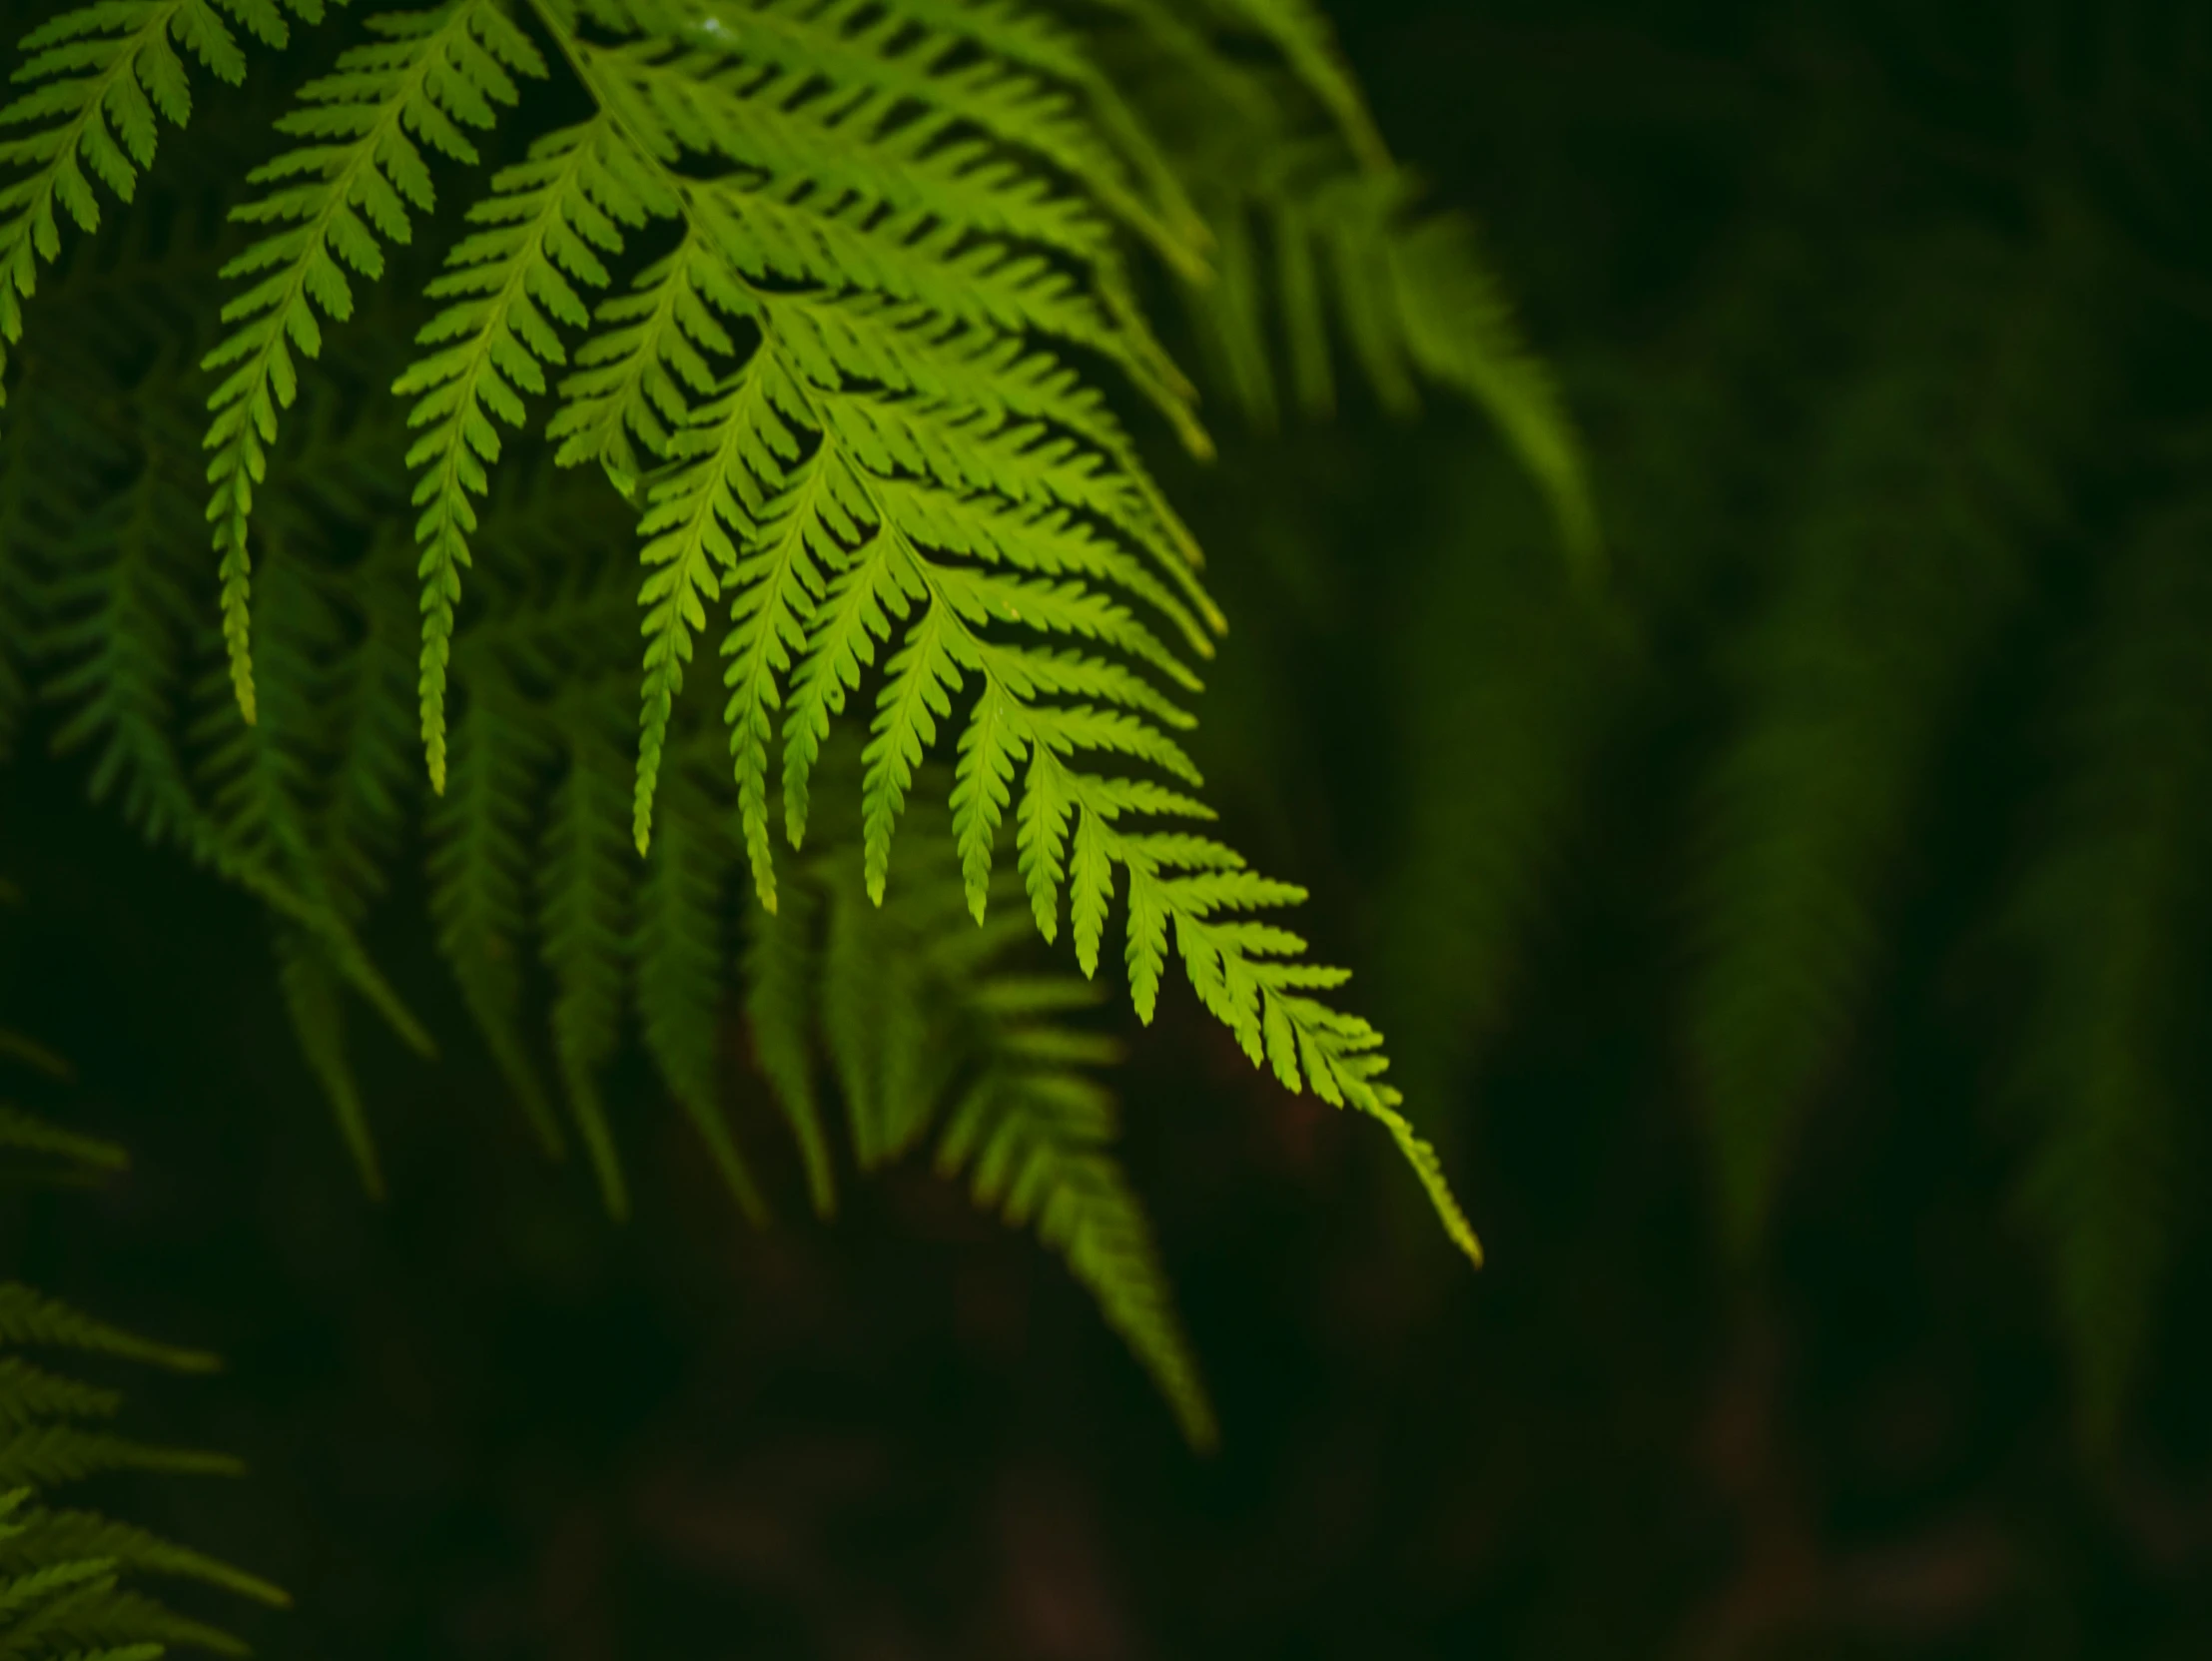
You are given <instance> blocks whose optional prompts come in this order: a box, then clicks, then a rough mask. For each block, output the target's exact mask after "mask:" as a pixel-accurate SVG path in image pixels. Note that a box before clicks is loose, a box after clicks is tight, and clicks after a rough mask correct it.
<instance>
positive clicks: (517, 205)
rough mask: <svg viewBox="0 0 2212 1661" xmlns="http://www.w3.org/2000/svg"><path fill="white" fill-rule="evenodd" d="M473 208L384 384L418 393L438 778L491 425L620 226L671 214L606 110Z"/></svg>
mask: <svg viewBox="0 0 2212 1661" xmlns="http://www.w3.org/2000/svg"><path fill="white" fill-rule="evenodd" d="M491 190H492V194H491V196H490V198H489V199H488V200H486V201H484V202H481V203H479V204H478V205H477V206H476V207H475V208H473V209H471V210H470V212H469V219H470V221H471V222H472V223H473V224H475V225H477V226H479V227H480V228H481V229H479V230H477V231H476V232H475V233H473V234H472V235H470V236H468V237H466V238H464V239H463V240H462V241H461V242H459V243H458V244H456V245H455V246H454V248H453V251H452V253H451V254H450V255H448V256H447V257H446V266H447V270H446V272H445V274H444V275H443V276H441V277H439V278H438V279H437V280H436V281H435V282H433V283H432V284H431V285H430V295H431V297H432V298H433V299H439V300H448V301H451V302H452V304H450V305H448V306H447V307H446V308H445V310H444V311H442V312H440V313H439V314H438V316H437V317H436V318H435V319H434V320H432V321H431V322H430V323H428V324H426V325H425V326H424V327H423V330H422V333H421V335H420V337H419V339H418V344H419V345H421V346H424V347H428V348H430V349H432V350H430V351H429V352H428V353H426V354H425V355H424V356H423V357H422V358H421V359H419V360H418V361H417V362H416V363H415V364H414V365H413V366H412V367H411V368H409V369H408V370H407V372H406V373H405V374H404V375H402V376H400V377H399V379H398V380H397V381H396V382H395V383H394V384H393V386H392V391H393V392H394V393H396V394H398V395H399V396H400V397H402V398H407V397H411V398H413V399H414V408H413V412H412V414H411V415H409V416H408V417H407V423H408V425H409V426H412V427H416V428H419V429H421V433H420V436H419V437H417V438H416V439H415V441H414V444H413V447H412V448H410V449H409V450H408V451H407V464H408V465H409V466H413V467H418V468H420V469H421V478H420V481H419V482H418V483H417V484H416V485H415V490H414V503H415V506H416V508H417V509H419V511H420V517H419V518H418V519H417V521H416V523H415V537H416V539H417V540H418V541H419V542H420V543H421V544H422V562H421V576H422V675H421V700H422V742H423V746H424V748H425V750H426V751H427V753H428V757H429V766H430V787H431V788H432V789H433V790H439V791H442V790H443V789H444V788H445V670H446V663H447V660H448V658H449V656H450V654H451V649H452V637H453V610H454V607H455V606H456V605H457V604H458V602H459V599H460V573H461V571H462V570H463V569H464V568H465V567H466V566H467V564H468V533H469V532H470V531H472V530H473V529H474V528H475V525H476V512H475V509H474V507H473V506H471V505H470V502H469V497H470V496H480V495H482V494H483V493H484V490H485V487H486V483H487V474H486V472H485V468H487V467H488V466H490V465H492V464H493V463H495V462H496V461H497V460H498V459H499V429H498V426H497V424H496V422H498V421H505V422H506V423H507V424H508V425H510V426H519V425H521V424H522V420H523V416H524V413H525V412H524V405H523V402H522V399H523V395H525V394H536V393H542V392H543V391H544V390H545V369H544V366H546V365H549V364H550V365H559V364H561V363H563V362H564V361H565V359H564V354H563V352H562V349H561V344H560V337H559V335H558V333H557V332H556V331H555V329H554V327H553V326H554V324H556V323H559V324H565V325H567V326H569V327H570V328H577V329H580V328H582V327H584V326H585V325H587V324H588V323H589V322H590V312H589V310H588V309H587V308H586V307H585V305H584V302H583V300H582V299H581V298H580V297H579V296H578V294H577V292H576V287H575V285H577V284H582V285H584V286H585V287H587V288H604V287H606V285H607V282H608V280H609V278H608V272H607V268H606V265H605V263H604V262H605V259H606V258H608V257H611V256H614V255H618V254H620V253H621V251H622V232H623V228H624V227H628V228H631V229H635V228H636V227H637V226H639V225H641V224H642V223H644V221H645V219H646V217H647V215H648V214H649V213H652V212H659V213H663V214H665V213H667V212H669V205H668V203H667V201H666V192H665V189H664V188H663V187H662V186H661V184H660V182H659V181H658V180H657V179H655V178H654V177H653V175H652V174H651V173H649V172H647V171H646V170H645V168H644V166H643V160H642V158H640V157H638V156H636V155H635V154H634V153H633V152H632V151H631V150H630V149H629V147H628V146H627V144H626V143H625V142H624V140H623V139H622V137H621V135H620V132H619V130H618V129H617V128H616V126H615V125H614V123H613V122H612V120H611V119H610V118H609V117H607V116H606V115H605V114H604V113H602V114H600V115H599V116H597V117H594V118H593V119H591V120H589V121H585V122H580V123H578V124H577V125H575V126H573V127H567V128H563V129H562V130H561V131H559V132H557V133H552V134H549V135H548V136H546V137H545V138H542V139H540V140H538V141H537V143H536V144H534V145H532V146H531V148H530V158H529V160H528V161H526V162H524V163H522V164H521V165H520V166H517V167H512V168H508V169H506V170H505V171H503V172H501V173H499V174H498V175H496V176H495V177H494V178H493V179H492V181H491Z"/></svg>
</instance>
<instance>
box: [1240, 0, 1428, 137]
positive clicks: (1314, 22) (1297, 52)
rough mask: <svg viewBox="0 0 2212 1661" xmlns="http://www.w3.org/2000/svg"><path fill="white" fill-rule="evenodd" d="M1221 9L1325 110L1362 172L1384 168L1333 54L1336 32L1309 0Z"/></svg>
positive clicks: (1355, 88) (1244, 1)
mask: <svg viewBox="0 0 2212 1661" xmlns="http://www.w3.org/2000/svg"><path fill="white" fill-rule="evenodd" d="M1220 9H1221V11H1222V12H1224V13H1225V14H1226V17H1227V20H1228V22H1229V23H1230V25H1231V26H1232V27H1234V26H1236V25H1239V24H1240V25H1242V26H1243V27H1245V28H1248V29H1251V30H1254V31H1256V32H1257V33H1258V34H1260V35H1261V36H1263V37H1264V38H1265V39H1266V40H1267V41H1269V42H1270V43H1271V44H1272V45H1273V46H1274V47H1275V48H1276V50H1278V51H1279V52H1281V54H1282V56H1283V60H1284V61H1285V62H1286V63H1288V64H1289V66H1290V69H1291V72H1292V73H1293V74H1295V75H1296V76H1297V77H1298V79H1299V80H1300V81H1301V82H1303V83H1304V85H1305V87H1306V90H1307V91H1309V92H1310V93H1312V94H1313V96H1314V98H1315V99H1317V100H1318V101H1319V102H1320V105H1321V107H1322V108H1323V109H1325V110H1327V111H1328V113H1329V117H1330V119H1331V120H1332V121H1334V122H1335V124H1336V127H1337V130H1338V131H1339V132H1340V133H1342V134H1343V136H1344V140H1345V142H1346V143H1347V144H1349V145H1350V146H1351V150H1352V154H1353V155H1354V156H1355V157H1357V158H1358V160H1359V163H1360V165H1361V166H1362V167H1365V168H1368V169H1370V170H1373V171H1376V172H1383V171H1387V170H1388V169H1389V167H1390V166H1391V162H1390V152H1389V149H1388V147H1387V146H1385V145H1384V143H1383V140H1382V135H1381V134H1380V133H1379V132H1378V131H1376V129H1375V118H1374V117H1373V115H1371V114H1370V113H1369V112H1368V109H1367V100H1366V97H1365V96H1364V95H1363V94H1362V93H1361V92H1360V90H1359V83H1358V82H1357V81H1356V80H1355V79H1353V76H1352V72H1351V70H1350V68H1349V67H1348V66H1347V65H1346V64H1345V62H1344V60H1343V57H1342V55H1341V54H1340V53H1339V52H1338V50H1337V45H1336V32H1335V30H1333V29H1331V28H1330V27H1329V22H1328V19H1327V17H1325V16H1324V15H1323V14H1322V11H1321V8H1320V7H1319V6H1318V5H1316V4H1315V3H1314V0H1220Z"/></svg>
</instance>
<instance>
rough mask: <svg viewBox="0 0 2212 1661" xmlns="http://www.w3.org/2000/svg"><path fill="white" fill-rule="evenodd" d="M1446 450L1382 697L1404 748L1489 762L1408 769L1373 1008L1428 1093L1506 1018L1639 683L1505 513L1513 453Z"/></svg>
mask: <svg viewBox="0 0 2212 1661" xmlns="http://www.w3.org/2000/svg"><path fill="white" fill-rule="evenodd" d="M1454 461H1455V464H1456V467H1457V479H1458V482H1457V483H1456V484H1455V485H1454V487H1452V488H1451V489H1450V490H1449V491H1448V493H1447V495H1446V498H1445V501H1444V502H1443V504H1442V505H1441V509H1440V511H1441V513H1442V515H1443V516H1442V518H1441V519H1440V522H1439V524H1438V527H1437V531H1436V534H1435V535H1434V537H1433V540H1434V541H1435V542H1436V543H1437V544H1438V545H1437V547H1436V549H1435V551H1434V555H1433V568H1432V569H1431V570H1430V571H1429V572H1427V573H1425V574H1424V575H1423V576H1422V577H1421V578H1420V579H1419V580H1418V581H1417V582H1415V583H1414V584H1412V585H1411V586H1410V589H1409V592H1408V596H1407V602H1406V604H1405V605H1404V607H1403V608H1402V610H1400V611H1398V612H1396V613H1395V614H1394V615H1393V616H1392V617H1391V619H1390V620H1389V621H1388V622H1386V623H1384V624H1383V625H1381V626H1382V627H1384V628H1386V629H1387V630H1388V632H1389V635H1390V638H1392V639H1393V640H1394V641H1397V642H1399V643H1400V644H1401V648H1402V649H1401V650H1400V651H1399V652H1398V653H1397V654H1396V661H1395V663H1394V664H1393V666H1392V668H1393V672H1392V674H1391V683H1392V687H1393V691H1392V697H1391V702H1392V704H1393V705H1394V706H1395V707H1396V708H1398V709H1400V710H1402V711H1404V714H1403V717H1402V721H1403V728H1402V730H1403V742H1404V744H1405V747H1406V753H1407V754H1409V755H1412V756H1418V757H1442V756H1479V757H1481V758H1482V759H1481V765H1479V766H1422V767H1420V768H1418V769H1417V770H1416V771H1415V773H1414V775H1413V778H1412V783H1411V788H1410V791H1409V795H1408V799H1407V807H1406V810H1405V813H1404V815H1403V830H1402V833H1401V834H1402V842H1401V844H1400V850H1399V853H1398V856H1397V858H1396V861H1395V862H1394V866H1393V869H1392V874H1391V876H1390V879H1389V883H1388V886H1387V888H1386V889H1385V891H1384V895H1383V904H1382V928H1383V931H1384V938H1383V944H1382V948H1381V949H1380V950H1378V952H1377V957H1378V959H1379V962H1380V966H1381V968H1382V971H1383V975H1384V977H1385V978H1384V979H1383V981H1382V983H1381V984H1380V985H1378V987H1377V989H1376V1001H1377V1005H1378V1007H1379V1008H1380V1009H1382V1010H1384V1011H1386V1012H1388V1013H1389V1016H1390V1022H1389V1025H1390V1030H1391V1032H1392V1034H1393V1036H1394V1037H1395V1039H1396V1041H1397V1043H1398V1045H1399V1048H1400V1061H1401V1063H1402V1064H1403V1065H1404V1066H1405V1067H1406V1069H1407V1076H1408V1079H1409V1081H1410V1082H1409V1084H1408V1087H1407V1088H1408V1091H1409V1093H1412V1094H1416V1095H1418V1096H1420V1097H1421V1098H1422V1099H1424V1100H1436V1099H1440V1098H1442V1097H1444V1096H1445V1095H1446V1094H1447V1093H1448V1092H1449V1091H1450V1089H1451V1088H1452V1087H1453V1085H1454V1084H1455V1083H1456V1082H1457V1079H1456V1075H1457V1072H1458V1070H1459V1068H1460V1067H1461V1066H1462V1065H1463V1064H1464V1063H1466V1062H1467V1061H1469V1060H1470V1059H1471V1057H1472V1055H1473V1053H1474V1049H1475V1046H1476V1045H1477V1043H1478V1042H1480V1041H1481V1040H1482V1039H1483V1038H1484V1037H1486V1036H1487V1035H1488V1034H1489V1033H1490V1032H1492V1031H1494V1029H1495V1028H1496V1027H1497V1025H1498V1023H1499V1022H1500V1020H1501V1019H1502V1017H1503V1016H1504V1014H1505V1006H1506V1002H1507V998H1508V994H1509V991H1510V984H1511V980H1512V973H1513V967H1514V964H1515V961H1516V958H1517V955H1518V953H1517V948H1519V947H1520V946H1521V945H1522V944H1523V943H1524V938H1525V935H1526V933H1527V931H1528V928H1529V925H1530V924H1531V922H1533V921H1534V920H1535V918H1534V914H1535V913H1536V912H1538V910H1539V909H1540V908H1541V906H1542V903H1543V901H1544V900H1545V898H1547V897H1548V894H1549V892H1550V891H1551V889H1552V888H1553V886H1554V884H1555V882H1556V880H1557V879H1558V878H1559V877H1561V876H1563V875H1564V874H1565V872H1566V868H1567V867H1568V866H1569V865H1570V864H1571V862H1572V857H1573V856H1572V853H1571V852H1570V850H1571V849H1572V847H1573V842H1574V836H1575V831H1576V829H1577V825H1576V819H1577V814H1576V809H1577V808H1578V806H1579V805H1580V802H1581V798H1582V795H1583V792H1584V790H1585V788H1586V787H1587V786H1588V785H1589V783H1590V782H1591V778H1592V774H1593V772H1594V770H1595V768H1596V767H1597V764H1598V761H1599V758H1600V754H1601V746H1602V745H1603V744H1604V743H1605V741H1606V740H1607V739H1608V738H1609V737H1610V736H1611V735H1612V733H1613V732H1614V730H1615V729H1616V727H1617V726H1618V724H1619V722H1620V720H1621V718H1622V716H1623V715H1624V713H1625V712H1626V711H1625V707H1624V706H1625V703H1626V695H1627V693H1628V692H1629V691H1630V689H1631V688H1632V687H1633V686H1634V685H1636V684H1637V683H1636V681H1635V680H1634V679H1632V676H1631V673H1630V669H1631V663H1630V654H1629V652H1628V651H1627V650H1626V648H1625V643H1624V641H1623V640H1622V639H1621V638H1619V636H1618V634H1617V633H1616V631H1615V630H1614V629H1613V628H1612V627H1611V626H1610V625H1611V624H1612V622H1613V619H1612V618H1610V617H1609V616H1607V615H1606V614H1605V613H1604V612H1603V611H1601V610H1600V609H1599V608H1598V607H1597V606H1596V605H1593V604H1592V603H1591V599H1590V596H1589V595H1587V594H1585V593H1582V592H1579V591H1578V590H1577V588H1576V585H1575V584H1574V583H1573V582H1572V581H1571V580H1570V578H1569V574H1568V572H1567V570H1566V569H1565V568H1563V566H1562V564H1561V562H1560V560H1559V558H1558V555H1557V552H1556V549H1555V547H1554V546H1553V537H1552V535H1551V532H1550V529H1549V527H1548V526H1546V525H1545V524H1544V523H1543V521H1542V520H1541V519H1540V518H1538V516H1537V514H1536V513H1535V512H1533V511H1522V512H1516V511H1515V507H1516V506H1517V505H1518V504H1520V503H1521V502H1522V500H1523V499H1524V497H1525V495H1526V492H1525V489H1524V488H1523V486H1522V481H1521V480H1520V479H1519V478H1518V477H1516V476H1514V475H1513V473H1512V472H1511V470H1510V466H1509V463H1508V462H1507V461H1506V460H1505V459H1504V458H1503V457H1466V458H1463V459H1462V458H1457V457H1455V458H1454ZM1478 537H1479V539H1480V541H1481V542H1482V543H1483V544H1484V545H1481V546H1477V545H1476V543H1477V540H1478Z"/></svg>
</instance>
